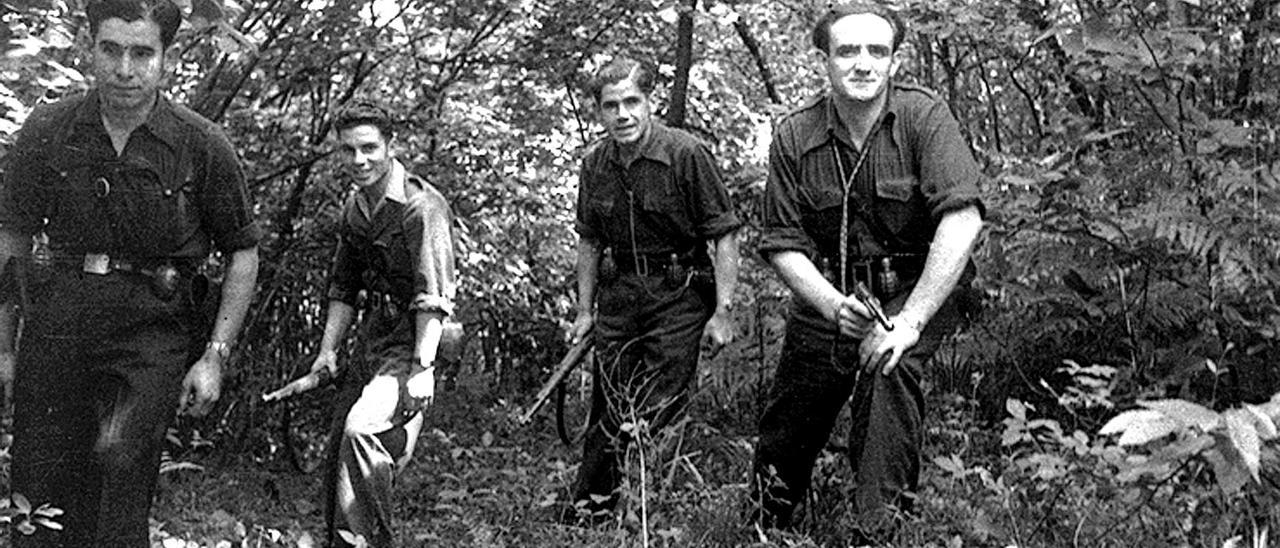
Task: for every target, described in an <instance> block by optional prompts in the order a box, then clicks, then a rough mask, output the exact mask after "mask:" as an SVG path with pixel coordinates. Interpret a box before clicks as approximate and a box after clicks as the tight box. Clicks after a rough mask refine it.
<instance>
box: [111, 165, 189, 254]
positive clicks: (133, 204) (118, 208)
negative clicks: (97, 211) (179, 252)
mask: <svg viewBox="0 0 1280 548" xmlns="http://www.w3.org/2000/svg"><path fill="white" fill-rule="evenodd" d="M107 180H108V184H109V185H110V188H109V189H108V190H107V191H106V196H105V198H106V203H107V207H108V209H109V211H110V216H111V221H112V225H113V227H114V228H115V230H116V237H117V239H118V240H119V245H120V247H122V248H124V250H127V251H129V252H131V253H139V254H146V255H163V254H165V253H169V252H172V251H173V250H174V249H175V248H177V247H178V245H179V244H180V242H181V239H182V238H184V237H185V236H187V232H188V227H187V226H186V223H184V222H183V221H184V217H185V216H186V213H187V212H186V210H187V209H188V208H187V207H186V201H187V198H188V196H187V195H188V194H190V193H191V192H192V189H191V188H190V185H191V182H190V181H188V180H187V177H185V176H182V177H178V178H177V180H176V181H169V182H166V181H165V180H164V177H163V176H162V174H161V173H160V170H159V169H157V167H156V166H154V165H152V164H151V163H149V162H145V161H141V160H136V159H130V160H125V161H123V162H121V163H120V164H119V165H117V166H116V167H115V169H114V170H112V173H110V174H109V175H108V176H107Z"/></svg>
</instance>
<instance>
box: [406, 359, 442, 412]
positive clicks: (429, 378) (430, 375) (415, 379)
mask: <svg viewBox="0 0 1280 548" xmlns="http://www.w3.org/2000/svg"><path fill="white" fill-rule="evenodd" d="M405 390H406V391H407V392H408V393H409V397H410V398H413V399H416V400H422V401H423V405H425V404H428V403H431V400H433V399H435V397H436V368H434V367H428V368H426V369H424V370H422V371H419V372H417V373H414V374H413V376H411V377H409V380H408V381H406V382H405Z"/></svg>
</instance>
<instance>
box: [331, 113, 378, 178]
mask: <svg viewBox="0 0 1280 548" xmlns="http://www.w3.org/2000/svg"><path fill="white" fill-rule="evenodd" d="M338 152H339V153H340V155H341V158H342V166H343V169H344V170H345V171H346V173H347V174H348V175H350V176H351V179H352V180H354V181H355V182H356V184H357V185H359V186H360V188H366V187H368V186H370V185H372V184H374V183H377V182H378V181H379V180H381V179H382V176H383V175H386V174H387V170H390V169H391V143H389V142H388V140H387V138H386V137H384V136H383V135H382V130H379V129H378V128H377V126H373V125H370V124H361V125H356V126H351V127H349V128H347V129H343V130H340V131H338Z"/></svg>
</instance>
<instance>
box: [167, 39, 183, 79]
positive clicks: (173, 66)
mask: <svg viewBox="0 0 1280 548" xmlns="http://www.w3.org/2000/svg"><path fill="white" fill-rule="evenodd" d="M181 56H182V48H180V47H178V44H171V45H170V46H169V48H168V49H166V50H164V71H165V74H170V75H172V74H173V73H174V72H176V71H177V70H178V60H179V58H180V57H181Z"/></svg>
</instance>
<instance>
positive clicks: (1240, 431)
mask: <svg viewBox="0 0 1280 548" xmlns="http://www.w3.org/2000/svg"><path fill="white" fill-rule="evenodd" d="M1248 413H1249V412H1248V411H1244V410H1241V409H1231V410H1229V411H1227V413H1226V420H1227V435H1228V436H1230V437H1231V445H1232V446H1233V447H1235V450H1236V451H1237V452H1239V453H1240V459H1241V460H1242V461H1243V463H1244V465H1245V468H1247V469H1248V470H1249V475H1251V476H1253V479H1254V481H1257V480H1258V467H1259V465H1260V462H1261V459H1262V441H1261V440H1260V439H1259V438H1258V430H1257V429H1256V428H1254V426H1253V419H1252V418H1251V417H1250V416H1249V414H1248Z"/></svg>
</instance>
